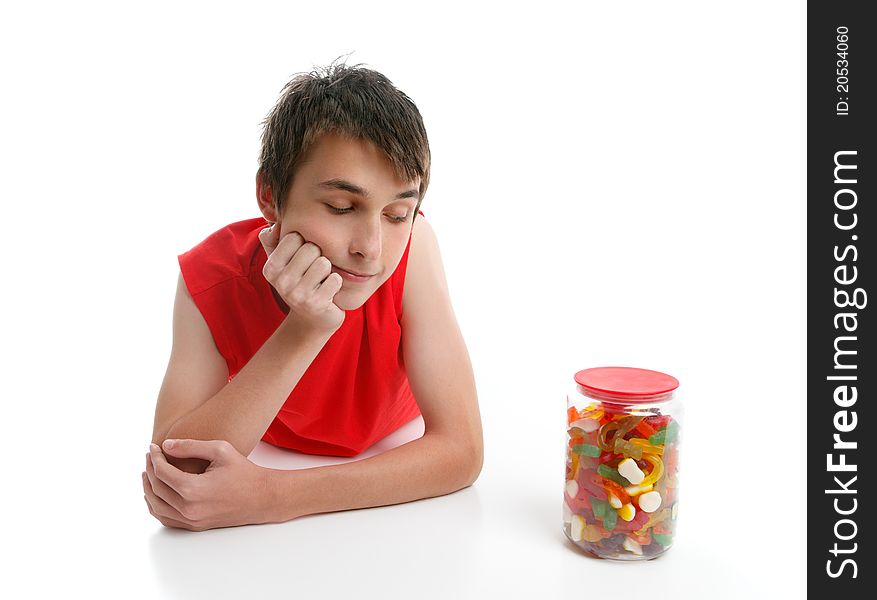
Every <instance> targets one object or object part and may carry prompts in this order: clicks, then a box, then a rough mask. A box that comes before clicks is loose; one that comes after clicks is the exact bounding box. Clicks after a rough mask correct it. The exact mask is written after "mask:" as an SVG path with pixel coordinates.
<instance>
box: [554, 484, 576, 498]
mask: <svg viewBox="0 0 877 600" xmlns="http://www.w3.org/2000/svg"><path fill="white" fill-rule="evenodd" d="M555 489H556V488H555ZM566 493H567V494H569V497H570V498H575V497H576V496H577V495H578V493H579V482H578V481H576V480H575V479H570V480H569V481H567V482H566Z"/></svg>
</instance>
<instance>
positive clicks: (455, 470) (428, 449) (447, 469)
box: [268, 433, 481, 522]
mask: <svg viewBox="0 0 877 600" xmlns="http://www.w3.org/2000/svg"><path fill="white" fill-rule="evenodd" d="M480 456H481V452H480V450H477V451H476V450H474V449H470V448H467V447H465V446H462V445H460V444H458V443H457V444H455V443H454V441H453V440H452V439H448V438H447V437H445V436H442V435H439V434H429V433H427V434H425V435H424V436H423V437H421V438H419V439H417V440H414V441H412V442H408V443H407V444H404V445H402V446H399V447H397V448H393V449H392V450H388V451H386V452H384V453H382V454H379V455H377V456H372V457H371V458H366V459H364V460H358V461H354V462H349V463H345V464H341V465H332V466H328V467H316V468H311V469H300V470H295V471H282V470H277V469H269V473H268V490H269V492H268V496H269V498H268V512H269V513H270V517H271V521H273V522H283V521H288V520H290V519H294V518H296V517H300V516H304V515H309V514H315V513H323V512H333V511H338V510H349V509H355V508H367V507H371V506H385V505H387V504H399V503H402V502H410V501H412V500H419V499H421V498H431V497H434V496H442V495H445V494H450V493H451V492H455V491H457V490H459V489H462V488H464V487H467V486H469V485H471V484H472V482H473V481H474V480H475V478H476V477H477V476H478V472H479V471H480V470H481V458H480Z"/></svg>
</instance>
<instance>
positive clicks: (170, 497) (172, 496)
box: [146, 452, 183, 512]
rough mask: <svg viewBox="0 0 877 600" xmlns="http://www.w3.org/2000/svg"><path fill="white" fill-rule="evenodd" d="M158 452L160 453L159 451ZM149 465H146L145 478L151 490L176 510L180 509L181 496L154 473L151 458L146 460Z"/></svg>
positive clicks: (181, 504)
mask: <svg viewBox="0 0 877 600" xmlns="http://www.w3.org/2000/svg"><path fill="white" fill-rule="evenodd" d="M159 454H161V453H160V452H159ZM148 462H149V465H148V466H147V467H146V478H147V479H148V480H149V485H150V487H151V488H152V492H153V493H154V494H155V495H156V496H158V497H159V498H161V499H162V500H164V501H165V502H167V503H168V504H170V505H171V506H173V507H174V508H175V509H176V510H177V511H178V512H179V511H181V510H182V507H183V497H182V496H181V495H180V494H179V493H177V491H176V490H174V489H173V488H171V487H170V486H169V485H168V484H166V483H165V482H164V481H162V480H161V479H160V478H159V477H158V476H157V475H156V474H155V469H154V468H153V462H152V461H151V460H149V461H148Z"/></svg>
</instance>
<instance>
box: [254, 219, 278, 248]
mask: <svg viewBox="0 0 877 600" xmlns="http://www.w3.org/2000/svg"><path fill="white" fill-rule="evenodd" d="M279 237H280V226H279V225H278V224H277V223H272V224H271V227H266V228H265V229H263V230H262V231H260V232H259V241H260V242H262V247H263V248H264V249H265V254H267V255H268V256H271V253H272V252H274V249H275V248H276V247H277V241H278V239H279Z"/></svg>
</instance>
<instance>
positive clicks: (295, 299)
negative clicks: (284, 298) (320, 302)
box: [289, 287, 308, 306]
mask: <svg viewBox="0 0 877 600" xmlns="http://www.w3.org/2000/svg"><path fill="white" fill-rule="evenodd" d="M289 299H290V300H291V301H292V304H293V305H294V306H303V305H305V304H306V303H307V300H308V295H307V293H306V292H305V291H304V290H303V289H301V288H300V287H297V288H295V289H294V290H292V293H291V294H290V295H289Z"/></svg>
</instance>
